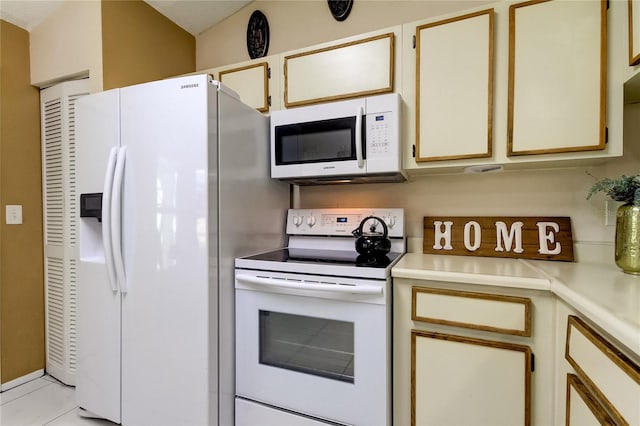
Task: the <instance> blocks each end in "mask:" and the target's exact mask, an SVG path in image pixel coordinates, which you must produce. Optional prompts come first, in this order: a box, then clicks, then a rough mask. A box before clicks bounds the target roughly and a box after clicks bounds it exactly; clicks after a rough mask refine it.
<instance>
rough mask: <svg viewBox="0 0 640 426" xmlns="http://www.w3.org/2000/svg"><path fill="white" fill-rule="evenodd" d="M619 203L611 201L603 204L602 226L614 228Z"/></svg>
mask: <svg viewBox="0 0 640 426" xmlns="http://www.w3.org/2000/svg"><path fill="white" fill-rule="evenodd" d="M620 204H621V203H619V202H617V201H612V200H606V201H605V202H604V224H605V225H606V226H615V224H616V217H617V214H618V207H619V206H620Z"/></svg>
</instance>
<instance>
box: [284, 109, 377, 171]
mask: <svg viewBox="0 0 640 426" xmlns="http://www.w3.org/2000/svg"><path fill="white" fill-rule="evenodd" d="M364 113H365V102H364V100H350V101H343V102H337V103H334V104H331V105H315V106H311V107H306V108H300V109H293V110H284V111H274V112H273V113H272V116H271V177H272V178H277V179H295V178H304V177H317V178H321V177H323V176H326V177H332V176H341V175H348V176H359V175H365V174H366V172H367V167H366V156H367V155H366V152H365V151H366V149H365V147H366V140H365V139H366V131H365V121H366V120H365V116H364Z"/></svg>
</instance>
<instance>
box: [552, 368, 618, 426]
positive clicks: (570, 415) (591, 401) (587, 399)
mask: <svg viewBox="0 0 640 426" xmlns="http://www.w3.org/2000/svg"><path fill="white" fill-rule="evenodd" d="M565 412H566V415H567V417H566V422H565V423H566V425H567V426H586V425H611V426H614V425H615V424H616V422H615V421H614V420H613V419H612V418H611V416H610V415H609V414H608V413H607V411H606V410H605V408H604V407H603V406H602V405H600V403H599V402H598V400H597V399H596V397H595V396H594V395H593V394H591V392H589V389H588V388H587V387H586V386H585V385H584V383H582V382H581V381H580V379H579V378H578V376H576V375H575V374H567V406H566V411H565Z"/></svg>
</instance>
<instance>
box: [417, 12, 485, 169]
mask: <svg viewBox="0 0 640 426" xmlns="http://www.w3.org/2000/svg"><path fill="white" fill-rule="evenodd" d="M493 19H494V12H493V9H487V10H482V11H479V12H475V13H471V14H468V15H462V16H458V17H454V18H450V19H445V20H442V21H436V22H430V23H427V24H424V25H420V26H418V27H417V28H416V29H415V32H416V53H415V55H416V60H415V68H416V74H415V75H416V77H415V87H416V93H415V94H416V99H415V122H416V138H415V147H416V149H415V158H416V161H417V162H425V161H437V160H447V159H460V158H483V157H490V156H491V149H492V138H493V55H494V51H493V38H494V37H493Z"/></svg>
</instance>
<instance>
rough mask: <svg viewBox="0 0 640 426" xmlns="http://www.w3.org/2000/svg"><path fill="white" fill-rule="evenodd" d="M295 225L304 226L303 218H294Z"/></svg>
mask: <svg viewBox="0 0 640 426" xmlns="http://www.w3.org/2000/svg"><path fill="white" fill-rule="evenodd" d="M293 224H294V225H295V226H300V225H302V216H293Z"/></svg>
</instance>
